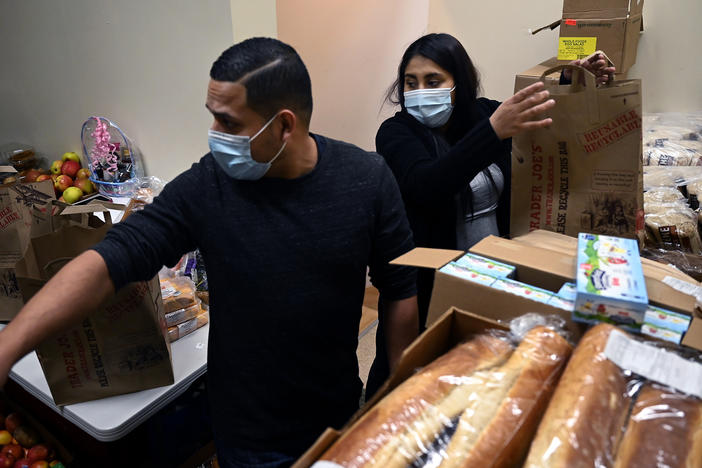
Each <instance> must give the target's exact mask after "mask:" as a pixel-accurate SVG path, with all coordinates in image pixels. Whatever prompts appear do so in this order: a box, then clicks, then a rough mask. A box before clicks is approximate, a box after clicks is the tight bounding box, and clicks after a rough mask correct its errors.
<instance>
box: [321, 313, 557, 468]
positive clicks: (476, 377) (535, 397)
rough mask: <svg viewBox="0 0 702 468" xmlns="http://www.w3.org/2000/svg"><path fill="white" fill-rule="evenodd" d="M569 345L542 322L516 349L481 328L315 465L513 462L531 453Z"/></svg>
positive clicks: (354, 428)
mask: <svg viewBox="0 0 702 468" xmlns="http://www.w3.org/2000/svg"><path fill="white" fill-rule="evenodd" d="M570 351H571V347H570V345H569V344H568V343H567V342H566V341H565V339H563V338H562V337H561V336H559V335H558V334H557V333H556V332H554V331H553V330H551V329H548V328H546V327H541V326H538V327H535V328H533V329H532V330H531V331H529V332H528V333H527V334H526V335H525V337H524V339H523V340H522V342H521V343H520V344H519V345H518V346H517V347H516V349H514V350H513V349H512V346H511V345H510V344H509V343H508V342H507V341H505V340H504V339H502V338H499V337H497V336H492V335H489V334H486V335H478V336H476V337H474V338H473V339H471V340H470V341H468V342H466V343H464V344H461V345H459V346H457V347H456V348H454V349H453V350H452V351H450V352H449V353H447V354H445V355H444V356H442V357H441V358H439V359H437V360H436V361H434V363H432V364H430V365H429V366H427V367H426V368H425V369H423V370H422V371H421V372H420V373H418V374H416V375H415V376H413V377H411V378H409V379H408V380H406V381H405V382H404V383H402V384H401V385H400V386H398V387H397V388H396V389H395V390H394V391H393V392H392V393H390V394H389V395H387V396H386V397H385V398H384V399H383V400H381V401H380V402H379V403H378V404H377V405H376V406H375V407H374V408H372V409H371V410H369V411H368V412H367V413H366V414H365V415H364V416H363V417H361V419H359V420H358V421H357V422H356V423H355V424H354V425H353V426H352V427H351V428H350V429H349V430H348V431H346V432H345V433H344V435H342V437H341V438H340V439H339V440H337V441H336V443H334V444H333V445H332V446H331V447H330V448H329V449H328V450H327V451H326V452H325V453H324V454H323V455H322V457H321V458H320V462H317V463H316V464H315V465H317V466H336V465H338V466H342V467H346V468H351V467H354V468H357V467H390V468H392V467H407V466H410V465H413V464H414V465H416V466H419V465H421V464H423V463H426V462H427V461H428V460H431V465H432V466H442V467H447V466H486V467H487V466H493V467H508V466H513V465H514V463H517V462H518V461H519V460H521V459H523V457H524V455H525V454H526V449H527V448H528V444H529V441H530V440H531V437H532V435H533V432H534V430H535V428H536V425H537V424H538V421H539V418H540V416H541V413H542V412H543V408H544V407H545V405H546V404H547V402H548V399H549V397H550V395H551V392H552V390H553V387H554V385H555V382H556V381H557V380H558V377H559V375H560V373H561V371H562V369H563V368H564V366H565V363H566V361H567V359H568V356H569V355H570ZM328 462H331V463H332V464H333V465H328V464H325V463H328ZM315 465H313V466H315Z"/></svg>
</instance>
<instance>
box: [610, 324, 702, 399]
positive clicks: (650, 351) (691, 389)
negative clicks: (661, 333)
mask: <svg viewBox="0 0 702 468" xmlns="http://www.w3.org/2000/svg"><path fill="white" fill-rule="evenodd" d="M604 354H605V356H606V357H607V359H609V360H610V361H612V362H613V363H615V364H616V365H618V366H619V367H621V368H622V369H626V370H630V371H632V372H634V373H636V374H639V375H641V376H643V377H646V378H647V379H649V380H653V381H656V382H658V383H661V384H663V385H667V386H669V387H673V388H675V389H677V390H680V391H681V392H684V393H687V394H690V395H695V396H698V397H700V398H702V365H700V364H698V363H696V362H692V361H688V360H686V359H683V358H681V357H680V356H678V355H677V354H674V353H671V352H668V351H666V350H664V349H661V348H656V347H655V346H651V345H647V344H645V343H641V342H639V341H637V340H634V339H631V338H628V337H627V336H626V335H624V334H623V333H621V332H618V331H612V333H610V335H609V339H608V340H607V346H606V347H605V351H604Z"/></svg>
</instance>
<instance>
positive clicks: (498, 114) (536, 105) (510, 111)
mask: <svg viewBox="0 0 702 468" xmlns="http://www.w3.org/2000/svg"><path fill="white" fill-rule="evenodd" d="M548 96H549V92H548V91H545V90H544V84H543V82H541V81H539V82H537V83H534V84H533V85H531V86H527V87H526V88H524V89H522V90H521V91H519V92H518V93H517V94H515V95H514V96H512V97H511V98H509V99H507V100H506V101H505V102H503V103H502V104H500V107H498V108H497V110H496V111H495V112H494V113H493V114H492V115H491V116H490V125H492V129H493V130H494V131H495V134H497V137H498V138H499V139H500V140H504V139H506V138H511V137H513V136H514V135H516V134H518V133H520V132H523V131H525V130H534V129H536V128H543V127H548V126H549V125H551V119H550V118H548V119H542V120H539V119H538V116H539V115H540V114H543V113H544V112H546V111H547V110H549V109H551V108H552V107H553V106H555V105H556V101H554V100H553V99H549V98H548Z"/></svg>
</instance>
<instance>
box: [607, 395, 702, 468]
mask: <svg viewBox="0 0 702 468" xmlns="http://www.w3.org/2000/svg"><path fill="white" fill-rule="evenodd" d="M614 467H615V468H629V467H636V468H647V467H651V468H657V467H667V468H702V401H700V400H699V399H698V398H695V397H691V396H687V395H683V394H681V393H679V392H676V391H675V390H671V389H669V388H666V387H663V386H659V385H656V384H650V383H647V384H645V385H644V386H643V388H642V389H641V391H640V392H639V394H638V395H637V396H636V403H634V408H633V410H632V412H631V416H630V417H629V422H628V424H627V426H626V432H625V434H624V438H623V439H622V443H621V446H620V447H619V450H618V451H617V457H616V461H615V464H614Z"/></svg>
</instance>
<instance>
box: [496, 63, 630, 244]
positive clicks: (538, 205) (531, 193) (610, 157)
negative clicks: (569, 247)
mask: <svg viewBox="0 0 702 468" xmlns="http://www.w3.org/2000/svg"><path fill="white" fill-rule="evenodd" d="M567 67H569V68H571V69H573V84H572V85H557V84H547V86H546V89H548V91H549V92H550V93H551V97H552V98H553V99H554V100H555V101H556V105H555V107H554V108H553V109H551V110H550V111H549V112H548V114H547V115H546V116H545V117H551V118H552V119H553V123H552V124H551V126H550V127H549V128H542V129H538V130H533V131H529V132H523V133H521V134H519V135H517V136H515V137H514V138H513V139H512V205H511V218H510V230H511V235H512V237H515V236H519V235H522V234H526V233H527V232H530V231H533V230H535V229H547V230H550V231H555V232H559V233H563V234H567V235H569V236H577V235H578V233H579V232H591V233H598V234H606V235H614V236H620V237H630V238H636V237H637V232H640V231H641V230H642V229H643V177H642V166H641V151H642V146H641V145H642V143H641V81H640V80H624V81H615V82H613V83H611V84H610V85H608V86H604V87H597V86H596V85H595V77H594V75H593V74H592V73H590V72H588V71H585V70H584V69H582V68H580V67H574V66H572V65H561V66H558V67H554V68H552V69H550V70H546V71H545V72H544V73H543V75H542V81H543V77H544V76H547V75H549V74H550V73H553V72H554V71H559V70H562V69H564V68H567ZM580 73H582V74H583V75H584V83H585V84H584V86H583V85H582V84H581V81H583V80H582V79H580V77H579V76H578V74H580Z"/></svg>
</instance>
